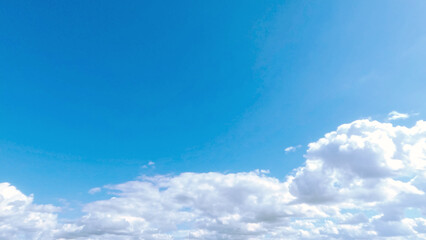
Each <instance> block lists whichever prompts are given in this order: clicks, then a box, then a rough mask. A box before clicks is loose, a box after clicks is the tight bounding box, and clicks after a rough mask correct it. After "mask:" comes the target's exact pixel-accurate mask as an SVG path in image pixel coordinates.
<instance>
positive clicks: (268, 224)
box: [0, 120, 426, 239]
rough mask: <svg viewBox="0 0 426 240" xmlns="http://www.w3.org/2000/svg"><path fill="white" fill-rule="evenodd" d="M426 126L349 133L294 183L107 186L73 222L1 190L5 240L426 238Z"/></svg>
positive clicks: (166, 179)
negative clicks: (103, 196) (108, 193)
mask: <svg viewBox="0 0 426 240" xmlns="http://www.w3.org/2000/svg"><path fill="white" fill-rule="evenodd" d="M425 170H426V122H425V121H418V122H417V124H416V125H415V126H413V127H411V128H407V127H403V126H393V125H392V124H390V123H381V122H377V121H370V120H358V121H354V122H352V123H349V124H344V125H341V126H339V127H338V128H337V130H336V131H333V132H330V133H327V134H326V135H325V136H324V137H323V138H321V139H319V140H318V141H316V142H314V143H311V144H309V148H308V151H307V153H306V162H305V164H304V165H303V166H301V167H299V168H298V169H295V171H294V172H293V173H292V174H290V175H288V176H287V178H286V179H283V180H279V179H277V178H274V177H270V176H268V175H267V173H266V172H263V171H253V172H242V173H233V174H222V173H216V172H210V173H182V174H180V175H178V176H156V177H152V178H148V177H144V178H141V179H140V180H138V181H130V182H125V183H122V184H119V185H111V186H105V187H104V189H107V190H108V191H111V192H114V195H115V196H114V197H112V198H110V199H107V200H102V201H95V202H91V203H89V204H87V205H86V206H85V207H84V209H83V211H84V216H83V217H81V218H80V219H78V220H76V221H72V222H68V223H64V222H63V221H61V219H57V213H56V212H57V211H58V210H59V209H58V208H56V207H54V206H51V205H36V204H34V203H33V202H32V200H33V197H32V196H25V195H24V194H22V193H21V192H20V191H19V190H17V189H16V188H15V187H13V186H11V185H10V184H8V183H1V184H0V239H382V238H386V239H426V218H424V215H425V214H426V195H425V191H426V171H425Z"/></svg>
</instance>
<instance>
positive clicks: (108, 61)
mask: <svg viewBox="0 0 426 240" xmlns="http://www.w3.org/2000/svg"><path fill="white" fill-rule="evenodd" d="M425 11H426V2H423V1H210V2H207V1H183V2H182V1H152V2H148V1H128V2H120V3H119V2H117V1H90V2H87V1H72V2H66V1H27V2H25V1H7V2H3V3H2V4H1V9H0V29H1V32H2V37H1V38H0V53H1V54H0V63H1V64H0V72H1V74H0V161H1V167H0V182H10V183H11V184H13V185H14V186H16V187H17V188H19V189H20V190H21V191H22V192H24V193H25V194H30V193H34V195H35V196H36V202H37V203H41V204H45V203H54V204H60V202H61V200H60V199H66V201H69V202H79V203H85V202H88V201H92V200H94V199H97V198H99V197H100V196H99V195H96V196H93V195H90V194H88V193H87V191H88V190H89V189H91V188H93V187H99V186H103V185H106V184H117V183H121V182H125V181H130V180H133V179H136V178H137V177H138V176H140V175H144V174H145V175H149V176H153V175H158V174H162V175H164V174H172V175H173V174H174V175H177V174H180V173H182V172H211V171H213V172H221V173H229V172H247V171H253V170H255V169H267V170H270V172H271V173H270V175H271V176H274V177H277V178H279V179H284V178H285V176H286V175H287V174H289V173H290V172H291V171H292V169H294V168H296V167H298V166H300V165H301V164H302V163H303V162H304V161H305V159H304V158H303V155H304V154H305V151H306V146H307V144H308V143H310V142H313V141H316V140H317V139H318V138H320V137H321V136H323V135H324V133H326V132H329V131H332V130H334V129H335V128H336V127H337V126H338V125H340V124H343V123H346V122H351V121H353V120H356V119H362V118H368V117H371V118H373V119H377V120H380V121H386V118H387V114H388V113H389V112H390V111H393V110H397V111H399V112H403V113H408V114H410V115H414V116H415V117H414V119H412V118H410V119H408V120H406V123H407V124H408V125H410V126H411V125H413V124H414V122H415V120H417V119H421V118H422V116H423V113H424V112H425V110H426V109H425V104H424V103H425V102H426V94H425V86H426V83H425V79H424V77H425V76H426V68H425V67H424V63H425V61H426V28H425V27H424V26H425V23H426V15H425V14H424V13H425ZM297 145H301V146H302V147H300V148H298V149H297V151H295V152H289V153H286V152H285V151H284V149H285V148H287V147H289V146H297ZM150 161H152V162H154V163H155V165H153V166H152V165H151V166H148V167H146V168H144V167H143V166H145V165H147V164H148V162H150Z"/></svg>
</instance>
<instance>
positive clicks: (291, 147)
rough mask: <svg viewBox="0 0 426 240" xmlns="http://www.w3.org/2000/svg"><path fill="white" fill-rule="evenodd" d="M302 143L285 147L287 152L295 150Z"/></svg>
mask: <svg viewBox="0 0 426 240" xmlns="http://www.w3.org/2000/svg"><path fill="white" fill-rule="evenodd" d="M301 146H302V145H297V146H290V147H286V148H285V149H284V151H285V152H287V153H288V152H295V151H296V150H297V149H298V148H300V147H301Z"/></svg>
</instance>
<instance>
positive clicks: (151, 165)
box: [142, 161, 155, 168]
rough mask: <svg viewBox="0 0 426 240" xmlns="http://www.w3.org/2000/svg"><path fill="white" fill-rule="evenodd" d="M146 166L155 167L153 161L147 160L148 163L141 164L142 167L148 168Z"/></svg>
mask: <svg viewBox="0 0 426 240" xmlns="http://www.w3.org/2000/svg"><path fill="white" fill-rule="evenodd" d="M148 167H151V168H155V162H153V161H149V162H148V164H146V165H143V166H142V168H148Z"/></svg>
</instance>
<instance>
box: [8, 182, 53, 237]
mask: <svg viewBox="0 0 426 240" xmlns="http://www.w3.org/2000/svg"><path fill="white" fill-rule="evenodd" d="M32 202H33V196H26V195H24V194H22V193H21V192H20V191H19V190H17V189H16V188H15V187H14V186H11V185H10V184H9V183H0V239H51V238H52V237H53V234H54V231H55V229H56V227H57V219H56V218H57V216H56V214H55V213H54V212H56V211H58V210H59V209H58V208H56V207H54V206H52V205H36V204H33V203H32Z"/></svg>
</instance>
